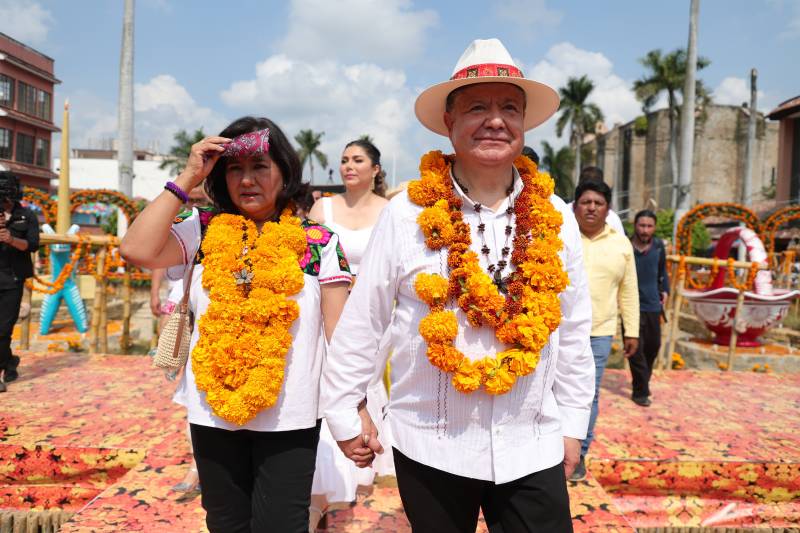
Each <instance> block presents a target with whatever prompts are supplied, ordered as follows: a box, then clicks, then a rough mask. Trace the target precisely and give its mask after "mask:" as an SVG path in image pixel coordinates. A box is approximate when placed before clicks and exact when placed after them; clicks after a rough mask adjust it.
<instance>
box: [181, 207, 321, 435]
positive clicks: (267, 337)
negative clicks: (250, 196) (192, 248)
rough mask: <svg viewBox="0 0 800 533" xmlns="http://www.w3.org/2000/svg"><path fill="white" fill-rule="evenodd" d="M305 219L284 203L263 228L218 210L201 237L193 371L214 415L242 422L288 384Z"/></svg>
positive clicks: (269, 403) (270, 402)
mask: <svg viewBox="0 0 800 533" xmlns="http://www.w3.org/2000/svg"><path fill="white" fill-rule="evenodd" d="M306 245H307V244H306V234H305V231H303V228H302V227H301V226H300V219H298V218H296V217H294V216H292V214H291V211H289V210H286V211H284V212H283V214H282V215H281V217H280V222H266V223H264V225H263V227H262V228H261V233H260V234H259V232H258V229H257V228H256V225H255V224H254V223H253V221H252V220H250V219H247V218H245V217H242V216H239V215H232V214H227V213H223V214H220V215H217V216H215V217H214V218H213V219H212V220H211V222H210V224H209V226H208V230H207V232H206V235H205V238H204V239H203V244H202V251H203V254H204V257H203V261H202V265H203V287H204V288H205V289H207V290H208V297H209V300H210V302H209V305H208V309H207V310H206V312H205V313H204V314H203V316H202V317H200V322H199V324H198V328H199V331H200V338H199V340H198V341H197V344H196V345H195V347H194V349H193V350H192V371H193V372H194V375H195V382H196V384H197V388H198V389H199V390H202V391H205V392H206V401H207V402H208V405H209V406H210V407H211V409H212V410H213V411H214V414H216V415H217V416H219V417H220V418H222V419H224V420H227V421H228V422H232V423H234V424H238V425H243V424H245V423H247V422H248V421H250V420H251V419H252V418H253V417H255V416H256V415H257V414H258V413H259V412H261V411H262V410H264V409H267V408H269V407H272V406H273V405H275V402H276V401H277V399H278V395H279V394H280V391H281V387H282V385H283V377H284V368H285V363H286V353H287V352H288V351H289V348H290V347H291V345H292V335H291V334H290V333H289V328H291V326H292V323H294V321H295V320H296V319H297V317H298V316H299V314H300V307H299V305H298V304H297V302H296V301H294V300H292V299H291V298H290V296H292V295H294V294H297V293H299V292H300V291H301V290H302V288H303V285H304V278H303V271H302V270H301V269H300V267H299V261H300V258H301V257H302V256H303V254H304V253H305V250H306Z"/></svg>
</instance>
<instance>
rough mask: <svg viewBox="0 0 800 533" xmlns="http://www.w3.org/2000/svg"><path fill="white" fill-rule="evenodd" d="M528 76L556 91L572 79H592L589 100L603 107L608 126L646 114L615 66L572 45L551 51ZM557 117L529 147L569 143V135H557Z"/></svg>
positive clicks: (537, 131)
mask: <svg viewBox="0 0 800 533" xmlns="http://www.w3.org/2000/svg"><path fill="white" fill-rule="evenodd" d="M525 74H526V76H527V77H529V78H532V79H534V80H537V81H541V82H543V83H546V84H547V85H550V86H551V87H553V88H554V89H556V90H558V89H559V87H562V86H564V85H565V84H566V82H567V80H568V79H569V78H571V77H580V76H583V75H586V76H588V78H589V79H590V80H592V81H593V82H594V85H595V88H594V91H592V94H591V95H590V96H589V101H590V102H594V103H595V104H597V105H598V106H599V107H600V110H601V111H602V112H603V114H604V115H605V123H606V126H608V127H612V126H613V125H614V124H615V123H617V122H621V123H624V122H628V121H630V120H632V119H634V118H635V117H636V116H637V115H639V114H641V112H642V111H641V108H642V105H641V103H640V102H639V101H638V100H637V99H636V95H635V94H634V92H633V89H632V88H631V85H632V83H631V81H629V80H624V79H622V78H621V77H620V76H618V75H616V74H614V64H613V63H612V62H611V61H610V60H609V59H608V58H607V57H606V56H605V55H603V54H602V53H600V52H593V51H590V50H583V49H581V48H578V47H576V46H575V45H573V44H572V43H569V42H564V43H559V44H556V45H555V46H553V47H552V48H550V50H548V52H547V54H545V58H544V59H543V60H541V61H539V62H538V63H536V64H535V65H534V66H533V67H531V68H529V69H527V71H526V73H525ZM557 115H558V114H556V116H554V117H553V118H552V119H550V120H549V121H548V122H547V123H545V124H544V125H543V126H541V127H540V128H537V129H535V130H533V132H532V133H530V134H529V136H530V137H531V140H529V144H531V143H532V142H533V143H538V142H541V141H542V140H546V141H548V142H550V143H551V144H553V145H555V146H562V145H564V144H566V143H567V141H568V139H567V135H566V134H564V135H563V136H562V137H561V138H560V139H559V138H557V137H556V135H555V119H556V117H557Z"/></svg>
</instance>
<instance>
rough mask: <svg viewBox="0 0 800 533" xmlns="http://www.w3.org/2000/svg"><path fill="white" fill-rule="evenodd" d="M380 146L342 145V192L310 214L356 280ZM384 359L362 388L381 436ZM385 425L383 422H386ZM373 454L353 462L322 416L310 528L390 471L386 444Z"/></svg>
mask: <svg viewBox="0 0 800 533" xmlns="http://www.w3.org/2000/svg"><path fill="white" fill-rule="evenodd" d="M380 156H381V154H380V151H378V149H377V148H376V147H375V145H373V144H372V143H371V142H370V141H368V140H364V139H358V140H355V141H352V142H350V143H349V144H347V146H345V149H344V152H343V153H342V159H341V164H340V166H339V172H340V174H341V177H342V182H343V183H344V187H345V192H344V193H343V194H339V195H336V196H328V197H323V198H320V199H319V200H317V202H316V203H315V204H314V207H313V208H312V209H311V211H310V212H309V218H310V219H312V220H314V221H316V222H319V223H322V224H325V225H326V226H327V227H328V228H330V229H331V230H332V231H334V232H335V233H336V234H337V235H338V236H339V242H340V243H341V246H342V248H343V249H344V253H345V255H346V256H347V260H348V263H349V264H350V270H351V272H352V273H353V274H354V276H355V277H356V282H357V280H358V267H359V263H360V262H361V257H362V256H363V255H364V251H365V250H366V249H367V246H368V244H369V239H370V236H371V234H372V228H373V227H375V224H376V223H377V221H378V216H379V215H380V213H381V210H382V209H383V208H384V206H386V204H387V203H388V201H387V200H386V199H385V198H384V194H385V184H384V176H385V173H384V172H383V170H382V169H381V163H380ZM382 352H383V353H384V357H383V358H382V359H381V360H382V361H383V362H384V363H383V364H381V365H379V367H376V369H375V376H374V378H373V380H372V383H371V385H370V388H369V391H368V393H367V409H368V410H369V412H370V415H371V416H372V419H373V420H376V421H377V422H376V425H377V426H378V430H379V431H380V433H381V436H382V437H383V438H385V437H386V433H385V431H384V430H385V428H382V427H381V425H380V421H382V420H383V415H382V410H383V408H384V406H385V405H386V403H387V402H388V395H387V392H386V388H385V387H384V384H383V379H382V378H383V369H384V367H385V360H386V358H387V357H388V348H387V347H386V346H384V347H383V348H382ZM387 427H388V426H387ZM384 450H386V452H385V453H384V454H382V455H380V456H378V457H377V458H376V459H375V462H374V463H373V465H372V467H368V468H357V467H356V466H355V465H354V464H353V462H352V461H350V460H349V459H347V458H346V457H345V456H344V454H343V453H342V452H341V451H340V450H339V447H338V445H337V444H336V441H335V440H334V439H333V437H332V436H331V434H330V431H329V430H328V426H327V425H326V424H325V422H324V421H323V423H322V429H321V433H320V443H319V447H318V449H317V468H316V472H315V474H314V485H313V488H312V496H311V513H310V528H309V529H310V531H315V530H316V527H317V524H318V523H319V521H320V519H321V518H322V517H323V516H324V514H325V510H326V509H327V507H328V505H329V504H332V503H340V502H353V501H355V500H356V497H357V494H363V493H369V491H370V490H371V488H372V483H373V480H374V478H375V475H376V473H377V474H379V475H390V474H394V465H393V463H392V458H391V448H390V447H388V446H385V447H384Z"/></svg>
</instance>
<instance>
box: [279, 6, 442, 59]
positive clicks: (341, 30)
mask: <svg viewBox="0 0 800 533" xmlns="http://www.w3.org/2000/svg"><path fill="white" fill-rule="evenodd" d="M437 23H438V15H437V14H436V12H435V11H432V10H428V9H426V10H416V11H415V10H413V9H412V4H411V1H410V0H339V1H336V2H331V1H329V0H292V3H291V6H290V9H289V29H288V31H287V34H286V36H285V37H284V38H283V40H282V41H281V42H280V43H279V46H278V49H279V50H281V51H284V52H286V53H289V54H291V56H292V57H294V58H298V59H305V60H310V61H316V60H320V59H335V60H338V61H342V62H354V61H372V62H382V63H395V64H396V63H399V62H402V61H404V60H408V59H411V58H415V57H417V56H418V55H420V54H421V52H422V51H423V49H424V45H425V36H426V34H427V33H428V31H429V30H430V29H431V28H433V27H434V26H436V24H437Z"/></svg>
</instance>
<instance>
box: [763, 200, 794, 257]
mask: <svg viewBox="0 0 800 533" xmlns="http://www.w3.org/2000/svg"><path fill="white" fill-rule="evenodd" d="M793 220H800V205H787V206H786V207H782V208H781V209H778V210H777V211H775V212H774V213H772V214H771V215H770V216H769V217H767V220H765V221H764V230H763V232H762V233H761V238H762V240H763V241H764V246H765V247H766V249H767V253H768V254H770V256H772V255H774V254H775V236H776V235H777V234H778V230H779V229H780V228H781V226H783V225H784V224H787V223H789V222H791V221H793Z"/></svg>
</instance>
